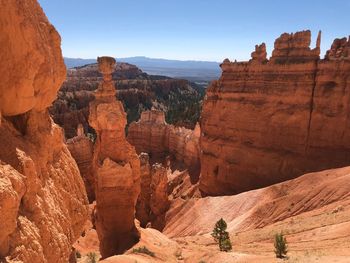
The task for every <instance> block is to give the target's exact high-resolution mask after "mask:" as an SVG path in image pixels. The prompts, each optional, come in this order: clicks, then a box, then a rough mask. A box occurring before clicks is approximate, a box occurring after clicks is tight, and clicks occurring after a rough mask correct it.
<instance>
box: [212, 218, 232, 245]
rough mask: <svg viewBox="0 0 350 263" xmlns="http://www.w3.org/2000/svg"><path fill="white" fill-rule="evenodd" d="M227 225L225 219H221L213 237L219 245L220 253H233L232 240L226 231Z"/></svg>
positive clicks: (216, 225)
mask: <svg viewBox="0 0 350 263" xmlns="http://www.w3.org/2000/svg"><path fill="white" fill-rule="evenodd" d="M226 228H227V224H226V222H225V220H224V219H222V218H221V219H220V220H219V221H217V222H216V224H215V226H214V229H213V232H212V233H211V236H212V237H213V238H214V240H215V241H216V242H217V243H218V244H219V248H220V251H225V252H227V251H231V250H232V245H231V240H230V235H229V233H228V232H227V231H226Z"/></svg>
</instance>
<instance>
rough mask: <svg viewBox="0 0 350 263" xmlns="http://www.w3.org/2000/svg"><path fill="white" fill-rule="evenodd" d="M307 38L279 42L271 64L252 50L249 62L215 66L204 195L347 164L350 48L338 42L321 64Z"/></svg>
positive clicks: (206, 113)
mask: <svg viewBox="0 0 350 263" xmlns="http://www.w3.org/2000/svg"><path fill="white" fill-rule="evenodd" d="M310 37H311V33H310V31H302V32H297V33H295V34H282V35H281V36H280V37H279V38H278V39H277V40H276V41H275V49H274V51H273V53H272V57H271V58H270V60H269V61H265V60H264V48H263V47H260V48H259V47H257V48H256V51H255V52H253V54H252V60H251V61H249V62H238V63H237V62H234V63H231V62H229V61H228V60H225V61H224V63H223V64H222V65H221V68H222V71H223V72H222V76H221V78H220V79H219V80H218V81H215V82H213V83H212V85H211V86H210V87H209V88H208V90H207V96H206V99H205V101H204V105H203V111H202V116H201V118H202V119H201V128H202V136H201V147H202V154H201V180H200V190H201V191H202V192H203V193H204V194H209V195H222V194H234V193H239V192H242V191H246V190H250V189H254V188H259V187H263V186H266V185H271V184H273V183H276V182H281V181H284V180H287V179H290V178H294V177H296V176H299V175H301V174H303V173H305V172H308V171H317V170H322V169H327V168H332V167H342V166H345V165H347V164H350V155H349V150H350V144H349V125H347V123H349V112H350V109H349V105H350V104H349V100H350V86H349V85H350V84H349V81H348V78H349V75H350V59H349V53H346V51H345V50H347V47H348V45H349V44H348V42H346V41H345V40H346V39H345V40H336V41H335V42H334V44H333V45H332V49H331V51H329V52H327V57H326V59H324V60H322V59H319V52H320V49H319V45H320V41H321V39H320V34H319V36H318V38H317V45H316V48H314V49H310V48H309V44H310ZM258 54H263V55H258ZM334 54H338V55H334ZM339 54H342V55H339ZM345 54H347V56H345Z"/></svg>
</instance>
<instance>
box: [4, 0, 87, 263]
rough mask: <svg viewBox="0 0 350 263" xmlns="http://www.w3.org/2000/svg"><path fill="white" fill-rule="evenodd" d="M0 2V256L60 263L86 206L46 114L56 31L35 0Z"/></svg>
mask: <svg viewBox="0 0 350 263" xmlns="http://www.w3.org/2000/svg"><path fill="white" fill-rule="evenodd" d="M0 7H1V8H0V43H1V49H0V60H1V62H2V64H1V66H0V74H1V78H2V80H1V82H0V112H1V114H0V116H1V124H0V229H1V230H0V261H1V262H2V261H5V262H47V263H48V262H62V263H66V262H68V259H69V257H70V254H71V252H72V244H73V243H74V242H75V240H76V239H77V238H78V237H79V236H80V234H81V232H82V230H83V225H84V222H85V220H86V219H87V216H88V208H87V198H86V192H85V188H84V184H83V181H82V180H81V178H80V175H79V170H78V167H77V165H76V163H75V161H74V159H73V158H72V156H71V155H70V153H69V151H68V149H67V147H66V146H65V144H64V143H63V133H62V130H61V128H59V127H58V126H57V125H55V124H54V123H53V121H52V120H51V118H50V116H49V114H48V112H47V107H48V106H49V105H50V104H51V103H52V102H53V100H54V99H55V97H56V92H57V90H58V89H59V87H60V85H61V84H62V82H63V80H64V78H65V72H66V71H65V66H64V63H63V58H62V54H61V49H60V36H59V35H58V33H57V32H56V30H55V28H54V27H53V26H52V25H51V24H50V23H49V21H48V20H47V18H46V16H45V14H44V13H43V11H42V9H41V7H40V6H39V4H38V3H37V2H36V1H34V0H22V1H1V3H0Z"/></svg>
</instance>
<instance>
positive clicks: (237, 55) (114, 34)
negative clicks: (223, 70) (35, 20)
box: [39, 0, 350, 61]
mask: <svg viewBox="0 0 350 263" xmlns="http://www.w3.org/2000/svg"><path fill="white" fill-rule="evenodd" d="M39 2H40V4H41V6H42V7H43V9H44V11H45V13H46V15H47V16H48V18H49V20H50V21H51V23H52V24H54V25H55V27H56V29H57V30H58V31H59V33H60V34H61V37H62V49H63V55H64V56H66V57H80V58H95V57H97V56H99V55H110V56H115V57H130V56H147V57H153V58H169V59H184V60H213V61H222V60H223V59H224V58H226V57H227V58H229V59H232V60H233V59H237V60H246V59H249V58H250V53H251V52H252V51H253V49H254V46H255V44H258V43H261V42H265V43H266V44H267V49H268V53H271V51H272V49H273V42H274V39H275V38H277V37H278V36H279V35H280V34H281V33H283V32H289V33H290V32H295V31H298V30H303V29H310V30H311V31H312V43H311V45H312V46H314V45H315V41H316V35H317V32H318V30H320V29H321V30H322V45H321V50H322V53H323V54H324V53H325V50H326V49H328V48H329V47H330V45H331V43H332V41H333V39H334V38H336V37H344V36H348V35H350V0H315V1H313V0H288V1H284V0H259V1H258V0H39Z"/></svg>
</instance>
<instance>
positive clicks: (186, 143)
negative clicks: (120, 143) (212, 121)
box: [128, 110, 200, 182]
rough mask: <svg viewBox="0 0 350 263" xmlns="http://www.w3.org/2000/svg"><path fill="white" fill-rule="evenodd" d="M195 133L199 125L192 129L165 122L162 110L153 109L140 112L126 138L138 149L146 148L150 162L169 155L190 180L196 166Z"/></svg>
mask: <svg viewBox="0 0 350 263" xmlns="http://www.w3.org/2000/svg"><path fill="white" fill-rule="evenodd" d="M199 136H200V128H199V125H196V128H195V129H194V130H190V129H186V128H182V127H175V126H173V125H169V124H167V123H166V122H165V117H164V112H162V111H157V110H152V111H145V112H142V114H141V118H140V120H139V121H138V122H133V123H131V124H130V126H129V129H128V141H129V142H130V143H131V144H132V145H134V146H135V148H136V151H137V152H138V153H141V152H147V153H148V154H150V156H151V160H152V162H153V163H154V162H162V163H163V162H164V160H165V158H166V157H167V156H168V155H170V156H172V157H173V158H174V159H176V160H177V161H178V162H181V163H184V164H185V165H186V167H187V168H188V169H189V170H190V175H191V179H192V181H193V182H197V181H198V174H199V169H200V168H199V167H200V161H199Z"/></svg>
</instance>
